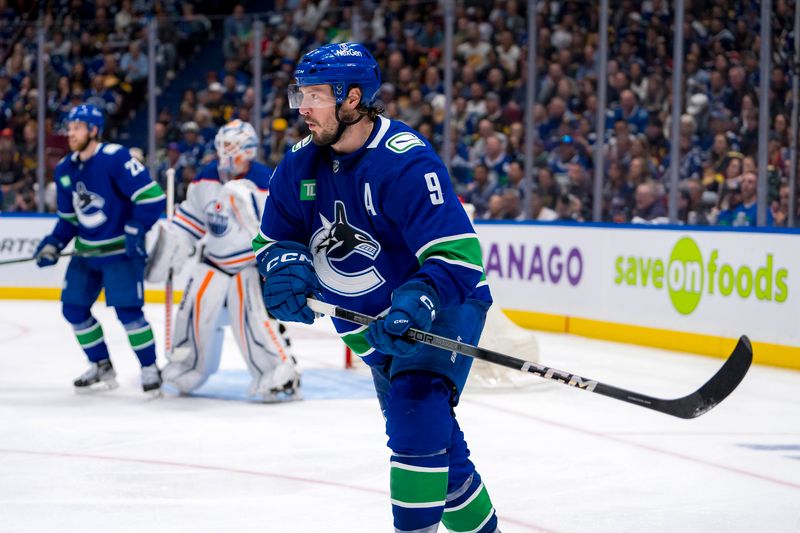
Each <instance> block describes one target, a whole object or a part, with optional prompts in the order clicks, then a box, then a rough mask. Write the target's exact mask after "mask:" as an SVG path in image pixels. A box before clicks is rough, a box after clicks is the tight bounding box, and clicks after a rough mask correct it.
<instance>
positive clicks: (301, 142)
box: [292, 135, 311, 152]
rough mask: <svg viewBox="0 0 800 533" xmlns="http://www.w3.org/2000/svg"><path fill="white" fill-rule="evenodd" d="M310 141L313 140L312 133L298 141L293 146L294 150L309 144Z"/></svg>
mask: <svg viewBox="0 0 800 533" xmlns="http://www.w3.org/2000/svg"><path fill="white" fill-rule="evenodd" d="M310 142H311V135H309V136H308V137H306V138H305V139H303V140H301V141H299V142H297V143H296V144H295V145H294V146H292V152H296V151H298V150H300V149H301V148H303V147H305V146H308V144H309V143H310Z"/></svg>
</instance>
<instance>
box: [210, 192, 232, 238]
mask: <svg viewBox="0 0 800 533" xmlns="http://www.w3.org/2000/svg"><path fill="white" fill-rule="evenodd" d="M206 225H207V226H208V231H209V232H210V233H211V234H212V235H213V236H215V237H222V236H223V235H225V234H226V233H228V231H230V229H231V227H230V224H228V214H227V213H226V212H225V206H224V205H222V203H221V202H216V201H215V202H210V203H209V204H208V206H207V207H206Z"/></svg>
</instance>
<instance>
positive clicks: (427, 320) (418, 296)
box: [365, 281, 439, 357]
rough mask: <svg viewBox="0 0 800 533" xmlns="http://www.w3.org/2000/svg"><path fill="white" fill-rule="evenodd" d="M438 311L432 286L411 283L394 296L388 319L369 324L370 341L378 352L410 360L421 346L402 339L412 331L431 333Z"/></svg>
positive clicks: (368, 339) (437, 300) (398, 289)
mask: <svg viewBox="0 0 800 533" xmlns="http://www.w3.org/2000/svg"><path fill="white" fill-rule="evenodd" d="M438 309H439V296H438V295H437V294H436V291H434V290H433V288H432V287H431V286H430V285H427V284H426V283H423V282H421V281H409V282H407V283H404V284H403V285H401V286H400V287H398V288H396V289H395V290H394V292H393V293H392V307H391V308H390V309H389V313H388V314H387V315H386V317H385V318H381V319H380V320H377V321H375V322H373V323H371V324H370V325H369V330H368V331H367V334H366V336H365V338H366V340H367V342H368V343H369V344H370V345H371V346H372V347H373V348H375V349H376V350H378V351H379V352H382V353H385V354H388V355H396V356H400V357H407V356H410V355H414V353H416V351H417V350H418V349H419V344H417V343H416V342H411V341H409V340H406V339H405V338H404V337H403V334H404V333H405V332H406V331H408V329H409V328H414V329H420V330H422V331H429V330H430V329H431V326H432V325H433V321H434V320H435V319H436V311H437V310H438Z"/></svg>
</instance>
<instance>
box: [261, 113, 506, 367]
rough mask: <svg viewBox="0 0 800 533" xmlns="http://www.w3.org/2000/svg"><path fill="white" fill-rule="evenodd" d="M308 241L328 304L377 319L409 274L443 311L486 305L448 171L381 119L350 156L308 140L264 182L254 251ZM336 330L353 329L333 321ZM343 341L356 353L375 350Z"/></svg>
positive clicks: (410, 133) (419, 140)
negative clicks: (472, 302) (466, 304)
mask: <svg viewBox="0 0 800 533" xmlns="http://www.w3.org/2000/svg"><path fill="white" fill-rule="evenodd" d="M284 240H286V241H295V242H300V243H303V244H306V245H308V246H309V248H310V249H311V252H312V254H313V257H314V268H315V270H316V273H317V276H318V277H319V280H320V283H321V284H322V287H323V297H324V298H325V300H326V301H328V302H330V303H333V304H337V305H341V306H343V307H347V308H350V309H354V310H356V311H360V312H363V313H368V314H372V315H378V314H381V313H384V312H386V311H387V310H388V308H389V307H390V306H391V293H392V291H393V290H394V289H395V288H397V287H398V286H399V285H401V284H403V283H405V282H406V281H409V280H420V281H423V282H425V283H427V284H429V285H430V286H432V287H433V288H434V289H435V290H436V292H437V294H438V295H439V298H440V300H441V305H442V308H447V307H449V306H452V305H458V304H461V303H463V302H464V301H465V300H466V299H468V298H471V299H478V300H483V301H486V302H489V303H490V302H491V295H490V293H489V288H488V285H487V283H486V277H485V276H484V272H483V265H482V260H481V251H480V244H479V242H478V238H477V235H476V233H475V230H474V228H473V227H472V223H471V222H470V220H469V218H468V217H467V214H466V212H465V211H464V209H463V208H462V207H461V204H460V202H459V200H458V198H457V197H456V195H455V193H454V192H453V190H452V187H451V184H450V178H449V176H448V173H447V169H446V168H445V166H444V165H443V164H442V161H441V160H440V159H439V157H438V156H437V155H436V153H435V152H434V150H433V149H432V147H431V146H430V144H429V143H428V142H427V141H426V140H425V138H424V137H423V136H422V135H421V134H419V133H418V132H416V131H414V130H413V129H411V128H409V127H408V126H406V125H405V124H403V123H402V122H399V121H393V120H389V119H386V118H383V117H381V118H380V119H379V120H378V121H376V123H375V126H374V128H373V131H372V133H371V135H370V137H369V138H368V139H367V142H366V143H365V144H364V146H363V147H361V148H360V149H359V150H357V151H356V152H354V153H352V154H346V155H340V154H337V153H335V152H334V151H333V150H332V149H331V148H330V147H318V146H316V145H315V144H313V143H312V142H311V137H307V138H305V139H304V140H302V141H301V142H299V143H297V144H296V145H295V146H294V147H293V148H292V150H291V152H289V153H287V155H286V157H285V158H284V159H283V161H282V162H281V164H280V165H279V166H278V168H277V169H276V170H275V173H274V174H273V176H272V180H271V182H270V196H269V198H268V199H267V203H266V207H265V209H264V215H263V218H262V222H261V231H260V234H259V236H258V237H256V239H255V240H254V242H253V247H254V250H255V251H256V256H257V257H260V255H261V254H263V253H264V252H265V251H266V250H267V249H268V248H269V246H270V245H271V244H272V243H274V242H277V241H284ZM334 323H335V325H336V328H337V330H338V331H339V332H340V333H342V334H345V333H348V332H353V330H354V329H355V327H354V326H353V325H352V324H349V323H345V322H343V321H339V320H334ZM344 340H345V342H347V343H348V345H350V346H351V347H352V348H354V350H355V351H356V353H358V354H359V355H366V354H368V353H370V352H371V349H370V348H369V347H368V346H366V345H365V344H364V343H363V342H360V341H356V342H350V340H352V339H348V335H344Z"/></svg>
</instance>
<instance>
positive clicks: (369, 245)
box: [311, 201, 386, 296]
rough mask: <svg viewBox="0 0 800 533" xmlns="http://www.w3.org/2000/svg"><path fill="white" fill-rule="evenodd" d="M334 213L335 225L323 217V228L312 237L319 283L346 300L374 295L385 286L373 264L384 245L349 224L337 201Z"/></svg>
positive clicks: (340, 204)
mask: <svg viewBox="0 0 800 533" xmlns="http://www.w3.org/2000/svg"><path fill="white" fill-rule="evenodd" d="M334 212H335V217H334V220H333V221H332V222H331V221H330V220H328V219H327V218H325V216H324V215H323V214H322V213H320V215H319V217H320V219H321V221H322V227H321V228H320V229H318V230H317V232H316V233H314V235H313V236H312V237H311V251H312V253H313V254H314V269H315V270H316V272H317V277H318V278H319V280H320V283H322V284H323V285H324V286H325V288H326V289H328V290H330V291H332V292H335V293H336V294H341V295H343V296H359V295H362V294H366V293H368V292H371V291H374V290H375V289H377V288H378V287H380V286H381V285H383V284H384V283H385V282H386V280H385V279H384V278H383V276H381V274H380V272H378V269H377V268H375V265H374V264H373V262H374V261H375V258H376V257H377V256H378V254H379V253H380V251H381V245H380V244H379V243H378V242H377V241H376V240H375V239H373V238H372V236H371V235H370V234H369V233H367V232H366V231H364V230H362V229H360V228H357V227H355V226H353V225H351V224H350V223H349V222H348V221H347V211H346V210H345V207H344V203H342V202H340V201H337V202H336V203H335V204H334ZM364 267H366V268H364Z"/></svg>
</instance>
